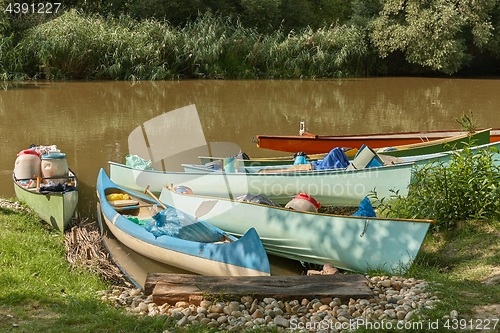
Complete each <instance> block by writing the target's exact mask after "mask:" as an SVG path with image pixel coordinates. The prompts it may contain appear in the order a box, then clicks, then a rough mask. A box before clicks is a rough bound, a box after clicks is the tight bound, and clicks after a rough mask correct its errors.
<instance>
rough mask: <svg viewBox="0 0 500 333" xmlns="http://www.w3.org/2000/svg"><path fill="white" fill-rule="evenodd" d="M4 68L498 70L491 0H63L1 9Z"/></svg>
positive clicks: (497, 10)
mask: <svg viewBox="0 0 500 333" xmlns="http://www.w3.org/2000/svg"><path fill="white" fill-rule="evenodd" d="M11 2H12V1H9V0H0V6H1V7H2V8H3V9H4V10H2V12H1V13H0V75H1V77H2V78H3V79H16V78H17V79H19V78H35V79H37V78H49V79H82V78H86V79H93V78H98V79H101V78H110V79H171V78H200V77H201V78H233V79H238V78H252V79H255V78H332V77H356V76H377V75H412V74H415V75H416V74H419V75H422V74H425V75H452V74H454V75H462V74H473V75H498V74H499V73H500V66H498V60H499V58H500V6H499V2H498V1H497V0H492V1H481V2H471V1H469V0H459V1H450V0H430V1H426V2H421V1H417V0H408V1H404V2H401V1H399V0H383V1H382V0H368V1H365V0H349V1H344V0H293V1H291V0H269V1H262V0H209V1H201V0H172V1H166V0H111V1H102V0H96V1H83V0H69V1H65V2H64V4H63V6H62V7H61V9H60V10H59V12H58V13H53V14H37V13H26V14H22V13H18V14H16V13H13V12H12V11H11V12H7V11H5V9H6V8H7V5H8V4H9V3H11Z"/></svg>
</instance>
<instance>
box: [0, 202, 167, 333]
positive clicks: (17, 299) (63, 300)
mask: <svg viewBox="0 0 500 333" xmlns="http://www.w3.org/2000/svg"><path fill="white" fill-rule="evenodd" d="M0 224H1V225H2V226H3V228H2V229H3V230H2V232H1V233H0V331H1V332H79V333H80V332H162V331H163V330H164V329H167V328H168V322H167V323H166V322H165V320H166V318H165V317H159V318H150V317H143V318H136V317H134V316H131V315H128V314H126V313H125V312H124V311H122V310H120V309H115V308H113V307H111V306H109V305H107V304H106V303H103V302H102V301H100V300H99V298H98V297H97V295H96V292H97V291H99V290H106V289H108V288H109V287H110V286H109V285H107V284H106V283H105V282H103V280H102V279H101V278H100V277H99V276H97V275H96V274H94V273H91V272H88V271H85V270H83V269H75V268H72V267H71V266H70V265H69V263H68V262H67V261H66V259H65V246H64V236H63V235H62V234H60V233H58V232H56V231H55V230H51V229H50V228H49V227H46V226H45V225H44V224H42V223H41V222H40V221H39V219H38V218H37V217H35V216H33V215H31V214H29V213H21V212H15V211H12V210H9V209H4V208H0Z"/></svg>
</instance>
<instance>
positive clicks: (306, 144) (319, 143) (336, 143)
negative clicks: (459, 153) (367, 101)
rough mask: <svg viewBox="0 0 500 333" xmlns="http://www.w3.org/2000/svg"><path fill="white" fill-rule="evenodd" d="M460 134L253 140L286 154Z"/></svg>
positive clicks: (495, 135)
mask: <svg viewBox="0 0 500 333" xmlns="http://www.w3.org/2000/svg"><path fill="white" fill-rule="evenodd" d="M460 134H464V132H462V131H457V130H448V131H429V132H403V133H380V134H361V135H338V136H336V135H314V134H310V133H305V134H304V135H256V136H255V138H254V141H255V142H256V143H257V147H259V148H265V149H271V150H277V151H282V152H289V153H296V152H299V151H303V152H305V153H307V154H321V153H325V152H329V151H330V150H332V149H333V148H335V147H348V148H358V149H359V148H361V146H362V145H363V144H364V145H367V146H369V147H371V148H382V147H393V146H401V145H408V144H415V143H419V142H424V141H429V140H437V139H443V138H449V137H452V136H456V135H460ZM490 140H491V141H490V142H494V141H498V140H500V129H492V130H491V132H490Z"/></svg>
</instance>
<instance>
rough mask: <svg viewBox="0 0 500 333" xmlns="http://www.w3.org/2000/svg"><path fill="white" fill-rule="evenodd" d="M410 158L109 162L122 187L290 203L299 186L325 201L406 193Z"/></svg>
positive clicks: (349, 203) (351, 201) (342, 202)
mask: <svg viewBox="0 0 500 333" xmlns="http://www.w3.org/2000/svg"><path fill="white" fill-rule="evenodd" d="M412 165H413V164H412V163H402V164H399V165H391V166H384V167H380V168H369V169H361V170H352V171H345V170H316V171H301V172H286V173H269V174H266V173H262V174H261V173H250V174H246V173H238V172H236V173H225V172H189V173H187V172H186V173H185V172H160V171H143V170H136V169H133V168H131V167H128V166H126V165H124V164H119V163H114V162H109V168H110V177H111V180H112V181H113V182H115V183H117V184H119V185H121V186H123V187H126V188H129V189H133V190H137V191H144V189H145V188H146V187H147V186H150V190H151V191H153V192H155V193H157V194H159V193H160V192H161V190H162V188H163V187H164V186H169V185H174V186H178V185H183V186H188V187H189V188H191V190H192V191H193V192H194V193H196V194H199V195H213V196H216V197H222V198H236V197H238V196H241V195H246V194H255V195H262V196H265V197H267V198H269V199H271V200H273V201H274V202H276V203H279V204H286V203H287V202H288V201H290V200H291V199H292V198H293V197H294V196H295V195H297V194H299V193H300V192H305V193H308V194H309V195H312V196H313V197H314V198H315V199H316V200H317V201H319V202H320V203H321V204H322V205H339V206H357V205H358V204H359V203H360V201H361V200H363V199H364V198H365V197H366V196H367V195H370V193H372V191H373V190H376V192H377V195H378V197H379V198H384V197H386V198H388V197H390V196H391V195H393V191H399V193H400V194H401V195H406V194H407V193H408V185H409V183H410V179H411V172H412Z"/></svg>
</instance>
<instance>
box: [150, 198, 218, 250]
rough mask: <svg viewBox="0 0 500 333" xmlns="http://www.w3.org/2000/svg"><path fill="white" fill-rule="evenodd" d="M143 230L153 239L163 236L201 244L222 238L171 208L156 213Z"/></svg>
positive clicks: (210, 229)
mask: <svg viewBox="0 0 500 333" xmlns="http://www.w3.org/2000/svg"><path fill="white" fill-rule="evenodd" d="M144 228H145V229H146V230H147V231H149V232H151V233H152V234H153V235H154V236H155V237H157V238H158V237H160V236H163V235H166V236H170V237H176V238H182V239H185V240H189V241H194V242H201V243H213V242H217V241H219V240H221V238H222V237H223V236H222V235H221V234H220V233H219V232H218V231H217V230H215V229H213V228H210V227H209V226H208V225H206V224H205V223H204V222H202V221H197V220H195V219H194V218H193V217H192V216H190V215H187V214H185V213H183V212H181V211H178V210H177V209H175V208H173V207H167V209H165V210H162V211H160V212H158V213H157V214H156V215H154V216H153V220H152V221H151V222H150V223H147V224H146V225H145V226H144Z"/></svg>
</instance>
